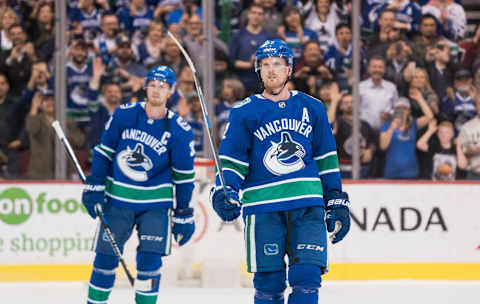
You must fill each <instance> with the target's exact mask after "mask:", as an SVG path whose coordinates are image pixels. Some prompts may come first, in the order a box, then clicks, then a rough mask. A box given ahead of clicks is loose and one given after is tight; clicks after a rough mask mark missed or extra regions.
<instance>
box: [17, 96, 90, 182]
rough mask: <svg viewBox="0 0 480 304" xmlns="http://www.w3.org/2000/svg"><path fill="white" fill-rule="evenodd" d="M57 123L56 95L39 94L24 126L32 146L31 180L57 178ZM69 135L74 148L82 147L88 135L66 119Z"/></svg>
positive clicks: (29, 170)
mask: <svg viewBox="0 0 480 304" xmlns="http://www.w3.org/2000/svg"><path fill="white" fill-rule="evenodd" d="M54 120H55V99H54V97H53V92H52V91H46V92H44V93H36V94H35V96H34V97H33V101H32V106H31V108H30V112H29V113H28V115H27V119H26V123H25V128H26V130H27V132H28V135H29V142H30V151H29V155H30V157H29V163H28V170H27V177H28V178H31V179H53V178H54V177H55V152H54V151H55V145H54V143H55V132H54V131H53V129H52V126H51V124H52V122H53V121H54ZM67 135H68V140H69V142H70V144H71V145H72V147H73V148H81V147H82V146H83V143H84V141H85V135H84V134H83V132H81V131H80V129H79V128H78V127H77V124H76V123H75V122H74V121H73V120H72V119H71V118H67Z"/></svg>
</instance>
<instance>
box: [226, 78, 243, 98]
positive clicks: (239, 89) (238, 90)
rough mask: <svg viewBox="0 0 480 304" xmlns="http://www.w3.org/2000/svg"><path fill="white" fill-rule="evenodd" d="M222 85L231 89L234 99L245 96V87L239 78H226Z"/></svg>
mask: <svg viewBox="0 0 480 304" xmlns="http://www.w3.org/2000/svg"><path fill="white" fill-rule="evenodd" d="M223 85H224V86H227V87H229V88H231V89H232V91H233V96H234V97H235V100H236V101H239V100H242V99H243V98H244V97H245V87H244V86H243V83H242V82H241V81H240V80H238V79H235V78H227V79H225V80H224V81H223Z"/></svg>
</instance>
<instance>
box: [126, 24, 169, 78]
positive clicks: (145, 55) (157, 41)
mask: <svg viewBox="0 0 480 304" xmlns="http://www.w3.org/2000/svg"><path fill="white" fill-rule="evenodd" d="M162 47H163V23H162V22H161V21H159V20H153V21H152V23H150V26H149V28H148V34H147V37H145V40H144V41H143V42H140V43H139V44H137V45H136V46H134V47H133V53H134V54H135V57H136V58H137V59H138V61H139V62H140V63H141V64H143V65H144V66H145V67H146V68H147V70H150V69H152V68H153V67H155V66H156V63H157V62H159V61H160V60H161V56H162Z"/></svg>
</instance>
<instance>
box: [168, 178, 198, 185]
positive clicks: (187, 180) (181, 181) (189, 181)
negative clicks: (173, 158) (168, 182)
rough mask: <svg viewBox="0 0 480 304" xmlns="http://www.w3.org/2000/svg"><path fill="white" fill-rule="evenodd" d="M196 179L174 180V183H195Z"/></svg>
mask: <svg viewBox="0 0 480 304" xmlns="http://www.w3.org/2000/svg"><path fill="white" fill-rule="evenodd" d="M194 181H195V179H194V178H191V179H186V180H174V181H173V183H175V184H186V183H193V182H194Z"/></svg>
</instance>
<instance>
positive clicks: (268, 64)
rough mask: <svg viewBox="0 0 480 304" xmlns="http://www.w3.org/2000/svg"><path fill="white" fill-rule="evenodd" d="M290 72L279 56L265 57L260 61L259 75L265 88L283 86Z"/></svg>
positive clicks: (270, 88) (271, 88) (273, 88)
mask: <svg viewBox="0 0 480 304" xmlns="http://www.w3.org/2000/svg"><path fill="white" fill-rule="evenodd" d="M290 73H291V68H290V67H289V66H288V65H287V63H286V61H285V59H283V58H281V57H267V58H264V59H262V61H261V62H260V75H261V76H262V80H263V85H264V86H265V89H267V90H270V91H271V90H273V91H274V90H276V89H280V88H282V87H283V85H284V84H285V82H286V81H287V79H288V76H289V74H290Z"/></svg>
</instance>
